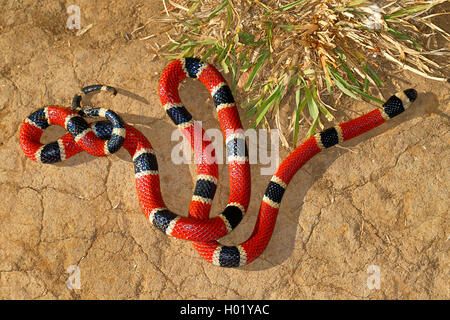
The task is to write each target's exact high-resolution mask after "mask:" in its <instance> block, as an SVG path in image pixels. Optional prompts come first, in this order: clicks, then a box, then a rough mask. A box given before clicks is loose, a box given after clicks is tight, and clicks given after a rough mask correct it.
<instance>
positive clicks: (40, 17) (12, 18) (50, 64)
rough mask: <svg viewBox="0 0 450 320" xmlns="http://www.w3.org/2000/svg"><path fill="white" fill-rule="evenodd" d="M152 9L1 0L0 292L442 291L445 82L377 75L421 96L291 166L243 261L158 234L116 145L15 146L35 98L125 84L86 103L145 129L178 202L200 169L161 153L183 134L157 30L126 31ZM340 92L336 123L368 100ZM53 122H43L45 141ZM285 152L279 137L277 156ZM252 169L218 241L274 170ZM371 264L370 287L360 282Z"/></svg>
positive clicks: (60, 99) (195, 107)
mask: <svg viewBox="0 0 450 320" xmlns="http://www.w3.org/2000/svg"><path fill="white" fill-rule="evenodd" d="M112 3H113V5H110V4H112ZM71 4H76V5H79V6H80V8H81V14H82V20H81V22H82V26H87V25H88V24H90V23H92V24H93V27H92V28H91V29H90V30H89V31H88V32H86V33H85V34H84V35H82V36H76V35H75V33H76V31H73V30H68V29H67V28H66V19H67V17H68V15H67V13H66V8H67V7H68V6H69V5H71ZM162 10H163V8H162V3H161V1H152V2H150V1H139V0H132V1H127V2H125V1H123V2H118V1H114V2H107V1H105V2H104V1H101V2H100V1H98V2H93V1H87V0H78V1H73V2H68V1H40V2H39V4H36V3H35V2H34V1H3V2H1V4H0V12H1V15H0V48H1V49H0V50H1V51H0V59H1V63H0V68H1V69H0V71H1V72H0V190H1V197H2V198H1V199H2V200H1V201H2V205H1V207H0V298H2V299H319V298H329V299H358V298H364V299H419V298H423V299H439V298H443V299H448V298H450V295H449V280H450V279H449V257H448V249H449V243H450V242H449V226H448V208H449V200H448V199H449V191H448V182H449V181H450V179H449V170H448V169H449V159H450V156H449V139H450V135H449V125H448V124H449V94H448V92H449V90H448V89H449V86H448V84H442V83H438V82H433V81H429V80H424V79H422V78H419V77H416V76H414V75H413V74H411V73H399V72H394V73H393V74H392V75H389V76H387V75H384V80H387V81H390V82H389V85H388V86H387V87H386V88H384V89H383V93H384V94H385V95H386V96H388V95H389V94H390V93H392V92H395V91H396V90H397V89H399V88H407V87H415V88H416V89H417V90H418V91H419V93H420V96H419V98H418V100H417V101H416V102H415V103H414V105H413V106H412V107H411V109H409V110H408V111H407V112H405V113H404V114H402V115H400V116H399V117H397V118H395V119H393V120H391V121H390V122H388V123H387V124H385V125H383V126H381V127H379V128H377V129H375V130H373V131H371V132H370V133H368V134H365V135H363V136H362V137H358V138H356V139H355V140H352V141H349V142H347V143H345V144H344V145H343V148H332V149H330V150H326V151H324V152H322V153H321V154H319V155H317V156H316V157H315V158H314V159H313V160H311V161H310V162H309V163H308V164H307V165H306V166H305V167H304V168H302V169H301V170H300V171H299V172H298V173H297V175H296V176H295V177H294V179H293V181H292V182H291V184H290V185H289V188H288V190H287V192H286V194H285V197H284V199H283V202H282V205H281V210H280V215H279V217H278V222H277V225H276V228H275V231H274V235H273V237H272V240H271V242H270V244H269V246H268V248H267V250H266V251H265V252H264V254H263V255H262V256H261V257H260V258H259V259H257V260H256V261H255V262H253V263H252V264H250V265H248V266H246V267H244V268H241V269H220V268H218V267H215V266H212V265H210V264H208V263H206V262H205V261H203V260H202V259H201V258H200V257H199V255H198V254H197V253H196V252H195V250H194V249H193V246H192V245H191V244H190V243H189V242H184V241H181V240H177V239H172V238H168V237H166V236H165V235H163V234H162V233H161V232H159V231H157V230H156V229H155V228H154V227H152V226H151V225H150V224H149V223H148V221H146V219H145V217H144V215H143V214H142V211H141V209H140V207H139V203H138V199H137V195H136V191H135V185H134V179H133V166H132V163H131V160H130V157H129V156H128V154H127V153H125V152H124V151H123V150H121V151H120V152H119V153H118V154H117V155H114V156H110V157H106V158H95V157H92V156H90V155H88V154H86V153H82V154H79V155H77V156H75V157H73V158H71V159H69V160H67V161H65V162H64V163H61V164H57V165H41V164H38V163H34V162H32V161H30V160H28V159H26V157H25V156H24V154H23V153H22V151H21V149H20V147H19V143H18V132H19V127H20V124H21V122H22V120H23V119H24V118H25V117H26V116H27V115H28V114H29V113H31V112H32V111H34V110H35V109H37V108H40V107H41V106H43V105H51V104H57V105H63V106H69V105H70V102H71V98H72V96H73V95H74V94H75V93H76V92H77V91H78V90H79V88H80V87H82V86H84V85H89V84H93V83H105V84H110V85H113V86H116V87H118V88H120V94H119V95H117V96H116V97H110V96H108V95H103V94H100V95H96V96H94V97H92V103H93V104H95V105H99V106H108V107H110V108H111V109H113V110H115V111H117V112H118V113H120V114H121V115H122V116H123V118H124V120H125V121H126V122H128V123H130V124H132V125H134V126H136V127H137V128H138V129H139V130H141V131H142V132H143V133H144V134H145V136H146V137H148V139H149V140H150V141H151V143H152V145H153V146H154V148H155V150H156V153H157V157H158V162H159V166H160V174H161V183H162V186H161V188H162V191H163V195H164V199H165V201H166V203H167V204H168V206H169V207H170V208H171V209H172V210H173V211H174V212H180V213H185V212H186V208H187V207H188V204H189V201H190V197H191V194H192V191H193V190H192V189H193V180H194V179H195V168H194V167H190V166H188V165H175V164H173V163H172V162H171V161H170V154H171V151H172V148H173V147H174V145H175V144H177V143H178V142H176V141H175V142H174V141H170V136H171V133H172V131H173V130H174V126H173V125H172V124H171V123H170V120H169V119H167V117H166V116H165V114H164V112H163V109H162V107H161V105H160V102H159V98H158V81H159V75H160V73H161V71H162V70H163V68H164V66H165V65H166V63H167V61H166V60H164V59H163V58H158V57H155V56H154V54H153V49H152V45H153V43H159V44H160V45H162V44H163V43H164V42H165V41H167V40H166V39H167V38H166V35H165V33H164V30H162V27H161V26H160V25H159V24H158V23H157V22H151V23H150V24H148V25H147V27H146V28H147V29H145V30H146V31H147V34H150V33H155V34H157V36H156V37H155V38H152V39H150V40H146V41H141V40H138V39H136V37H133V38H132V39H131V40H127V39H126V38H125V37H124V35H125V34H126V33H130V32H131V31H132V30H134V29H136V28H137V27H138V26H139V23H145V22H146V21H147V19H148V18H150V17H161V16H163V11H162ZM145 30H143V31H145ZM158 32H160V33H158ZM145 35H146V34H142V36H145ZM133 36H135V35H133ZM180 94H181V97H182V99H183V101H184V102H185V104H186V106H187V107H188V109H189V110H191V111H192V113H193V115H194V117H195V118H196V119H201V120H202V121H203V126H204V127H205V128H218V127H219V125H218V121H217V119H216V118H215V115H214V114H213V108H212V106H213V104H212V102H211V101H210V100H209V99H208V93H207V91H206V89H205V88H203V86H202V85H201V84H199V83H198V82H195V81H187V82H186V83H184V84H183V86H182V87H181V89H180ZM238 100H239V98H238ZM288 102H289V101H288ZM288 102H286V104H287V103H288ZM347 103H348V104H347V106H346V107H345V108H344V107H343V108H341V109H340V111H339V112H337V113H336V120H335V122H334V123H335V124H336V123H339V122H341V121H345V120H349V119H352V118H355V117H357V116H359V115H362V114H363V113H365V112H367V111H370V110H371V109H372V108H373V107H372V106H370V105H368V104H365V103H356V102H351V101H347ZM205 107H208V108H210V112H209V111H208V112H205V111H204V108H205ZM282 108H283V106H282ZM246 125H248V124H247V123H244V126H246ZM329 125H333V124H332V123H328V124H327V126H329ZM303 130H305V131H304V132H306V128H303ZM63 133H64V130H62V128H56V127H51V128H49V129H48V130H47V131H46V132H45V133H44V136H43V142H50V141H53V140H55V139H56V138H57V137H59V136H61V135H62V134H63ZM287 154H288V152H287V151H286V150H282V152H281V154H280V158H281V159H284V157H285V156H286V155H287ZM219 170H220V172H219V173H220V177H219V178H220V179H219V180H220V182H219V187H218V191H217V193H216V199H215V201H214V205H213V209H212V212H214V213H217V212H219V211H220V208H222V207H223V206H224V205H225V204H226V202H227V198H228V178H227V168H226V166H223V165H220V166H219ZM251 170H252V188H253V190H252V200H251V205H250V209H249V211H248V214H247V215H246V216H245V218H244V220H243V222H242V223H241V224H240V226H239V227H238V228H237V229H236V230H235V231H234V232H233V233H232V234H231V235H229V236H227V237H226V238H224V239H223V242H224V243H225V244H232V243H237V242H238V241H243V240H245V239H246V238H247V237H248V236H249V234H250V233H251V231H252V229H253V225H254V222H255V220H256V213H257V210H258V207H259V203H260V200H261V197H262V194H263V192H264V190H265V187H266V185H267V182H268V179H270V177H269V176H261V175H260V166H259V165H252V168H251ZM71 265H75V266H78V268H79V271H80V284H81V286H80V289H74V290H70V289H69V288H68V286H67V285H66V281H67V279H68V277H69V276H70V275H69V274H68V273H67V272H66V270H67V269H68V268H69V266H71ZM373 266H377V267H378V269H376V270H379V273H378V274H379V276H380V282H379V285H380V286H379V289H377V288H374V287H373V286H370V285H368V279H369V280H370V277H373V276H374V274H371V271H370V270H375V269H374V267H373Z"/></svg>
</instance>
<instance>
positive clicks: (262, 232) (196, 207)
mask: <svg viewBox="0 0 450 320" xmlns="http://www.w3.org/2000/svg"><path fill="white" fill-rule="evenodd" d="M187 77H189V78H196V79H199V80H200V81H201V82H202V83H203V84H204V85H205V86H206V88H207V89H208V91H209V92H210V94H211V96H212V99H213V101H214V104H215V109H216V112H217V114H218V119H219V122H220V125H221V129H222V132H223V134H224V137H225V141H226V153H227V165H228V169H229V181H230V187H229V188H230V189H229V190H230V195H229V200H228V203H227V205H226V207H225V208H224V210H223V211H222V212H221V213H220V214H219V215H217V216H215V217H212V218H210V209H211V203H212V200H213V198H214V195H215V192H216V187H217V183H218V166H217V162H216V161H215V153H214V148H213V147H212V144H211V141H210V140H209V139H208V138H207V137H206V135H205V133H204V131H203V129H201V130H202V137H203V138H202V139H200V140H201V142H200V144H198V142H196V141H195V139H194V138H193V136H194V131H195V130H196V123H197V122H196V121H194V120H193V118H192V116H191V114H190V113H189V112H188V111H187V110H186V108H185V107H184V106H183V105H182V103H181V99H180V97H179V95H178V86H179V84H180V82H181V81H182V80H183V79H185V78H187ZM93 91H109V92H111V93H113V94H116V93H117V91H116V90H115V89H114V88H112V87H108V86H102V85H94V86H88V87H85V88H83V89H82V92H81V93H80V94H77V95H75V97H74V99H73V103H72V109H69V108H63V107H60V106H48V107H44V108H41V109H39V110H37V111H35V112H33V113H32V114H31V115H29V116H28V117H27V118H26V119H25V121H24V122H23V123H22V126H21V129H20V138H19V140H20V146H21V148H22V150H23V151H24V153H25V155H26V156H27V157H28V158H30V159H31V160H34V161H36V162H41V163H55V162H59V161H64V160H65V159H68V158H70V157H72V156H73V155H75V154H77V153H79V152H81V151H83V150H84V151H87V152H89V153H90V154H92V155H95V156H106V155H109V154H112V153H114V152H116V151H117V150H119V148H120V147H121V146H123V147H124V148H125V149H126V150H127V151H128V152H129V154H130V156H131V157H132V159H133V163H134V172H135V181H136V189H137V193H138V198H139V201H140V205H141V208H142V210H143V212H144V214H145V216H146V217H147V219H149V220H150V222H151V223H153V225H154V226H156V228H158V229H159V230H161V231H162V232H164V233H166V234H167V235H171V236H173V237H176V238H181V239H186V240H190V241H192V242H193V244H194V247H195V249H196V250H197V251H198V252H199V253H200V255H201V256H202V257H203V258H204V259H205V260H207V261H208V262H210V263H213V264H215V265H218V266H222V267H239V266H242V265H246V264H248V263H250V262H252V261H253V260H255V259H256V258H257V257H258V256H260V255H261V253H262V252H263V251H264V250H265V248H266V247H267V245H268V243H269V240H270V238H271V236H272V232H273V230H274V226H275V223H276V218H277V215H278V211H279V207H280V203H281V199H282V197H283V194H284V192H285V190H286V188H287V186H288V184H289V182H290V180H291V179H292V177H293V176H294V175H295V173H296V172H297V171H298V170H299V169H300V168H301V167H302V166H303V165H304V164H305V163H306V162H307V161H308V160H309V159H311V158H312V157H313V156H314V155H316V154H317V153H319V152H320V151H321V150H322V149H325V148H329V147H331V146H333V145H336V144H339V143H342V142H343V141H347V140H349V139H351V138H354V137H356V136H359V135H361V134H363V133H365V132H367V131H369V130H371V129H373V128H375V127H377V126H379V125H381V124H382V123H384V122H385V121H386V120H388V119H390V118H392V117H394V116H396V115H398V114H400V113H401V112H403V111H404V110H405V109H407V108H408V107H409V105H410V104H411V102H413V101H414V100H416V98H417V92H416V91H415V90H414V89H408V90H404V91H401V92H400V93H397V94H396V95H394V96H392V97H390V98H389V99H388V100H387V101H386V102H385V103H384V104H383V106H382V108H377V109H375V110H373V111H371V112H369V113H367V114H365V115H363V116H361V117H359V118H356V119H353V120H350V121H348V122H345V123H342V124H339V125H337V126H334V127H332V128H329V129H327V130H325V131H322V132H320V133H318V134H316V135H314V136H312V137H310V138H309V139H307V140H306V141H304V142H303V143H302V144H301V145H300V146H298V147H297V148H296V149H295V150H294V151H293V152H292V153H291V154H289V155H288V157H287V158H286V159H284V161H283V162H282V163H281V165H280V166H279V168H278V170H277V171H276V173H275V174H274V175H273V176H272V178H271V179H270V182H269V184H268V186H267V188H266V191H265V193H264V195H263V198H262V202H261V206H260V209H259V214H258V217H257V221H256V225H255V227H254V230H253V232H252V234H251V235H250V237H249V238H248V240H247V241H245V242H243V243H241V244H240V245H237V246H225V245H221V244H220V243H219V242H218V241H217V239H219V238H221V237H223V236H225V235H226V234H228V233H229V232H231V231H232V230H233V229H234V228H235V227H236V226H237V225H238V224H239V222H240V221H241V220H242V217H243V215H244V214H245V213H246V211H247V209H248V206H249V201H250V180H251V179H250V166H249V162H248V150H247V146H246V142H245V136H244V132H243V129H242V125H241V121H240V118H239V114H238V111H237V107H236V103H235V101H234V98H233V96H232V93H231V90H230V88H229V87H228V85H227V84H226V81H225V80H224V78H223V77H222V75H221V74H220V73H219V72H218V71H217V70H216V69H215V68H214V67H213V66H212V65H210V64H207V63H204V62H202V61H200V60H199V59H196V58H184V59H178V60H175V61H173V62H172V63H170V64H169V65H168V66H167V67H166V69H165V70H164V71H163V73H162V75H161V79H160V84H159V95H160V99H161V103H162V105H163V107H164V109H165V111H166V113H167V114H168V116H169V117H170V119H172V121H173V123H174V124H175V125H176V126H177V127H178V128H179V129H180V130H181V131H182V132H183V134H184V135H185V137H187V138H188V140H189V141H190V144H191V148H192V149H193V150H194V155H195V158H196V160H197V161H196V162H197V181H196V184H195V188H194V193H193V196H192V200H191V203H190V206H189V210H188V216H187V217H186V216H181V215H177V214H175V213H173V212H171V211H170V210H169V209H168V208H167V207H166V205H165V203H164V201H163V198H162V195H161V190H160V181H159V172H158V163H157V160H156V155H155V151H154V149H153V148H152V146H151V144H150V142H149V141H148V140H147V138H146V137H145V136H144V135H143V134H142V133H141V132H140V131H138V130H136V129H135V128H134V127H132V126H130V125H128V124H125V123H124V121H122V119H121V118H120V117H119V116H118V115H117V114H116V113H114V112H113V111H111V110H107V109H104V108H93V107H83V108H82V107H81V105H80V103H81V100H82V96H83V95H84V94H87V93H89V92H93ZM84 117H106V118H107V119H108V120H102V121H97V122H93V123H90V124H88V123H87V122H86V121H85V120H84ZM50 125H59V126H62V127H64V128H65V129H66V130H67V131H68V133H67V134H65V135H64V136H63V137H61V138H60V139H58V140H57V141H55V142H52V143H49V144H46V145H43V144H41V142H40V138H41V135H42V133H43V130H45V129H46V128H47V127H49V126H50ZM196 144H198V145H196Z"/></svg>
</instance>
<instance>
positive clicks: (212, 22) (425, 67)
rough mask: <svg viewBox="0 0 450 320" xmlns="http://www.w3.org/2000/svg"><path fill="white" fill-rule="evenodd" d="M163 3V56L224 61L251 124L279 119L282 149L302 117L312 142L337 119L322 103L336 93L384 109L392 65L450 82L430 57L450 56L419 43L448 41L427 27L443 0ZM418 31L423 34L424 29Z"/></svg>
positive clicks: (165, 0)
mask: <svg viewBox="0 0 450 320" xmlns="http://www.w3.org/2000/svg"><path fill="white" fill-rule="evenodd" d="M162 1H163V4H164V13H165V14H164V15H165V18H163V19H161V20H160V22H163V23H165V24H167V25H168V26H169V28H168V29H167V30H168V31H169V30H170V29H171V30H170V31H169V32H168V33H167V37H168V40H169V43H168V45H165V46H163V47H161V48H159V51H160V52H162V53H163V55H164V56H165V57H166V58H169V59H176V58H179V57H186V56H198V57H201V58H202V59H203V60H207V61H208V62H212V63H215V64H216V65H220V66H221V67H222V69H223V71H224V72H225V73H228V74H231V75H230V77H231V79H232V81H231V87H232V90H233V92H234V93H236V92H239V93H240V94H241V96H242V97H241V101H245V102H243V103H241V106H242V107H243V108H245V109H247V112H246V116H247V117H252V119H253V126H258V125H265V124H267V122H268V121H269V120H270V119H274V121H275V124H276V125H277V127H278V128H279V129H281V132H282V143H283V144H284V145H285V146H286V147H289V146H290V147H292V146H295V145H296V143H297V140H298V138H299V127H300V124H301V122H302V121H305V122H306V123H309V130H308V132H307V136H311V135H312V134H314V132H315V131H316V128H318V127H320V128H323V125H322V120H321V115H323V116H325V118H326V119H328V120H332V119H333V115H332V111H333V110H334V109H333V108H332V107H331V106H330V105H329V104H327V103H326V101H329V100H330V98H331V97H334V98H338V99H339V98H340V96H342V95H347V96H349V97H351V98H353V99H357V100H365V101H367V102H369V103H372V104H374V105H377V106H379V105H380V104H381V103H382V102H383V100H384V98H385V97H383V95H382V94H381V91H380V89H379V88H380V87H381V86H383V85H384V83H383V81H382V78H388V77H389V73H392V69H393V65H397V66H400V67H401V68H404V69H407V70H409V71H412V72H414V73H416V74H419V75H420V76H422V77H425V78H429V79H433V80H435V81H447V79H446V78H445V77H442V73H441V71H440V70H441V69H442V66H441V65H439V64H438V63H436V62H434V61H433V57H436V56H445V57H446V56H448V50H445V49H440V50H433V51H425V49H424V48H423V47H422V45H424V44H422V43H423V42H426V41H420V44H419V42H418V41H417V39H418V38H420V39H421V40H423V39H427V38H428V39H430V38H431V37H433V36H435V35H436V34H439V37H444V39H445V40H447V41H448V40H449V38H450V35H449V34H448V33H447V32H445V31H444V30H442V29H441V28H439V27H438V26H436V25H435V24H433V23H432V22H431V21H432V18H433V17H435V16H437V15H440V14H448V12H447V13H445V12H444V13H434V14H431V13H430V9H432V8H433V7H434V6H436V5H438V4H441V3H443V2H445V1H420V2H419V1H376V2H375V1H373V2H371V1H364V0H354V1H306V0H299V1H292V0H287V1H283V0H272V1H270V0H267V1H264V0H176V1H175V0H162ZM421 26H422V27H426V28H422V29H421V30H427V34H423V31H420V32H419V29H418V27H421ZM172 31H173V32H172ZM177 35H178V36H177ZM419 36H420V37H419ZM383 60H384V61H389V62H390V63H393V64H387V66H388V68H390V69H389V70H388V69H386V68H387V67H385V68H383V69H382V68H381V66H380V63H382V62H383ZM443 60H445V59H443ZM383 66H386V65H385V64H383ZM288 93H290V94H293V95H295V99H293V100H295V103H292V109H291V112H292V116H291V117H289V121H290V124H289V126H285V127H283V128H282V125H281V124H280V115H279V106H280V102H281V101H282V99H283V98H284V97H285V96H286V95H287V94H288ZM336 103H337V102H335V103H334V104H335V105H336ZM287 136H289V137H290V138H289V139H288V138H286V137H287ZM288 140H289V141H290V143H288Z"/></svg>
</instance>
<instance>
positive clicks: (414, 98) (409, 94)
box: [403, 89, 417, 102]
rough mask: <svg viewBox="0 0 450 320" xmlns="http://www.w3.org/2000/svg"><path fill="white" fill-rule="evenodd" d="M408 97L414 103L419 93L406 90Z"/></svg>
mask: <svg viewBox="0 0 450 320" xmlns="http://www.w3.org/2000/svg"><path fill="white" fill-rule="evenodd" d="M403 92H404V93H405V95H406V96H407V97H408V99H409V101H411V102H414V101H415V100H416V99H417V91H416V90H414V89H406V90H405V91H403Z"/></svg>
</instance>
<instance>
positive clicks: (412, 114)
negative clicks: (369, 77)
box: [241, 92, 448, 271]
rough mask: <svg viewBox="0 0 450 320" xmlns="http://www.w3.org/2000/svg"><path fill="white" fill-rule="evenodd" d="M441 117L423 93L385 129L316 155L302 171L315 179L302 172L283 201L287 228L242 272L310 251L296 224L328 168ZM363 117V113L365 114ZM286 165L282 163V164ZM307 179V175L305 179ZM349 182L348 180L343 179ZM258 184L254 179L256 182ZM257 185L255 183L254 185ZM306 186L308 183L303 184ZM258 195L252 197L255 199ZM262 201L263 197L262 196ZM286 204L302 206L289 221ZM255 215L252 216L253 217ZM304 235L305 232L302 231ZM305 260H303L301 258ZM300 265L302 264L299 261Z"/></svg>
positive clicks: (281, 220)
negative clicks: (388, 135) (394, 132)
mask: <svg viewBox="0 0 450 320" xmlns="http://www.w3.org/2000/svg"><path fill="white" fill-rule="evenodd" d="M432 113H434V114H437V115H439V116H442V117H445V118H446V119H448V116H447V115H446V114H445V113H443V112H442V111H441V110H439V102H438V99H437V97H436V96H435V95H434V94H432V93H422V92H419V97H418V99H417V100H416V101H415V103H414V104H412V105H411V107H410V108H409V109H408V110H407V111H406V112H404V113H402V114H400V115H398V116H397V117H395V118H393V119H391V120H389V121H388V122H386V123H384V124H383V125H381V126H379V127H377V128H374V129H373V130H371V131H369V132H367V133H365V134H363V135H361V136H358V137H356V138H354V139H352V140H349V141H346V142H344V143H343V144H342V147H344V148H337V147H334V148H330V149H326V150H323V151H322V152H321V153H319V154H318V155H316V156H315V157H314V158H313V159H311V160H310V161H308V163H306V164H305V165H304V166H303V167H302V168H301V169H300V171H302V170H304V171H306V172H308V173H309V174H310V175H311V178H308V179H306V181H302V177H301V174H300V171H299V172H298V173H297V174H296V175H295V176H294V177H293V178H292V180H291V182H290V184H289V186H288V188H287V190H286V192H285V195H284V197H283V200H282V204H281V208H280V212H279V214H278V218H277V224H280V225H283V226H285V227H284V228H282V229H281V228H277V226H275V230H274V232H273V235H272V239H271V242H269V245H268V247H267V249H266V250H265V251H264V252H263V254H262V255H261V256H260V257H259V258H257V259H256V260H255V261H253V262H252V263H250V264H248V265H246V266H244V267H242V268H241V269H242V270H245V271H259V270H265V269H271V268H273V267H275V266H277V265H281V264H282V263H283V262H284V261H285V260H286V259H288V258H289V257H291V256H292V253H293V250H294V248H295V247H296V246H299V245H300V246H302V250H303V251H304V250H305V249H306V243H305V242H302V243H298V242H299V241H302V240H298V239H302V237H296V235H297V232H298V231H297V229H298V228H297V226H298V223H293V221H296V222H298V221H299V218H300V212H301V210H302V207H303V204H304V199H305V196H306V194H307V192H308V191H309V189H310V188H311V187H312V185H313V184H314V183H315V182H316V181H317V180H318V179H320V178H322V177H323V175H324V173H325V172H326V171H327V170H328V168H329V167H330V166H331V165H332V164H333V162H334V161H335V160H336V159H337V158H339V157H341V156H343V155H345V154H346V153H347V152H349V151H348V150H347V148H348V149H351V148H353V147H355V146H357V145H358V144H360V143H364V141H368V140H370V139H371V138H374V137H376V136H379V135H382V134H383V133H385V132H387V131H389V130H391V129H393V128H395V127H396V126H398V125H399V124H400V123H403V122H407V121H410V120H412V119H414V118H423V117H426V116H429V115H430V114H432ZM361 115H363V113H361ZM336 116H337V118H339V119H347V120H344V121H348V120H350V119H353V118H355V115H354V114H353V115H349V114H347V113H346V112H345V111H340V112H336ZM281 161H282V160H281ZM303 176H304V175H303ZM343 178H345V177H343ZM252 180H254V179H252ZM252 182H253V181H252ZM302 182H304V183H302ZM294 185H296V186H301V187H300V188H298V187H297V188H292V186H294ZM253 196H254V195H253V194H252V197H253ZM258 196H259V197H260V198H261V197H262V194H261V195H258ZM283 202H294V203H297V204H298V207H297V208H298V209H297V210H295V212H294V213H293V215H292V214H291V215H290V216H289V217H288V216H287V215H283ZM249 214H252V213H249ZM247 227H248V228H249V229H250V230H247V232H248V234H250V233H251V230H253V226H247ZM300 232H302V231H300ZM280 239H282V240H281V241H283V243H284V244H280V243H274V241H280ZM300 259H301V258H300ZM299 262H300V261H299Z"/></svg>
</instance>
